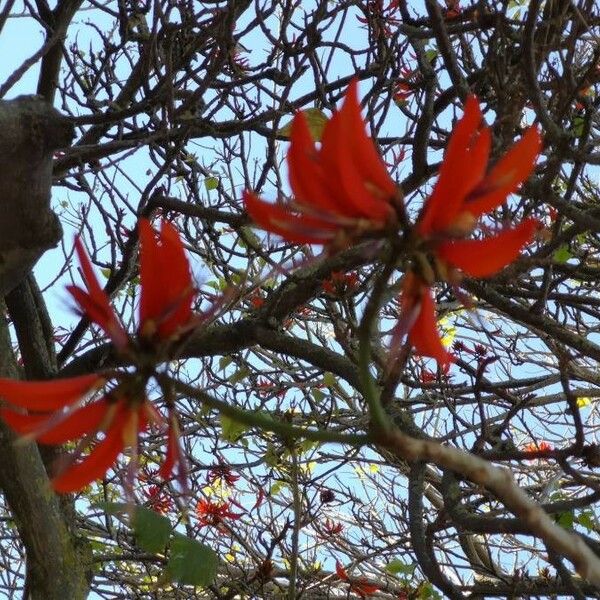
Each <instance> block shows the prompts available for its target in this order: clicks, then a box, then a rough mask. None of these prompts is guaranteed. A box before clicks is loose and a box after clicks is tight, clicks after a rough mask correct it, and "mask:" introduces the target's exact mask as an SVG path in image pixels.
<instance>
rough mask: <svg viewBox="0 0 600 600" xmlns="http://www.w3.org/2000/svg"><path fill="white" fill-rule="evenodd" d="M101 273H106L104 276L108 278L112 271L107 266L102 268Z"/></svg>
mask: <svg viewBox="0 0 600 600" xmlns="http://www.w3.org/2000/svg"><path fill="white" fill-rule="evenodd" d="M100 273H102V275H104V277H105V278H106V279H108V278H109V277H110V274H111V273H112V271H111V270H110V269H109V268H108V267H107V268H106V269H100Z"/></svg>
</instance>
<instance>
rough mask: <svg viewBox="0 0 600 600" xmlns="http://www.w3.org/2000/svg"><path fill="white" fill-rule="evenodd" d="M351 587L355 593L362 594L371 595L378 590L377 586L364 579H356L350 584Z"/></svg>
mask: <svg viewBox="0 0 600 600" xmlns="http://www.w3.org/2000/svg"><path fill="white" fill-rule="evenodd" d="M351 589H353V590H354V591H355V592H356V593H357V594H360V595H361V596H363V598H364V597H365V596H371V595H372V594H374V593H375V592H377V591H379V587H378V586H376V585H373V584H371V583H367V582H366V581H363V580H361V581H356V582H354V583H353V584H352V585H351Z"/></svg>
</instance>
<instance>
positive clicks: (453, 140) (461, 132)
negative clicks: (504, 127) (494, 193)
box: [417, 96, 489, 235]
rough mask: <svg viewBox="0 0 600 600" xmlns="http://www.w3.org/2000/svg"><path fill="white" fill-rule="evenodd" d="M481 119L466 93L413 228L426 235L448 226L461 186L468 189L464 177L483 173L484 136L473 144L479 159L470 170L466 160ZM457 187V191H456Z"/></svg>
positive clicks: (460, 201)
mask: <svg viewBox="0 0 600 600" xmlns="http://www.w3.org/2000/svg"><path fill="white" fill-rule="evenodd" d="M481 119H482V114H481V109H480V108H479V102H478V100H477V98H476V97H475V96H469V97H468V98H467V101H466V103H465V111H464V114H463V116H462V118H461V119H459V121H458V122H457V123H456V125H455V126H454V129H453V130H452V134H451V135H450V140H449V141H448V147H447V149H446V153H445V155H444V160H443V162H442V166H441V167H440V174H439V177H438V180H437V182H436V184H435V186H434V188H433V192H432V193H431V196H430V197H429V198H428V200H427V202H426V203H425V206H424V208H423V211H422V214H421V216H420V218H419V220H418V222H417V231H418V232H419V233H420V234H421V235H428V234H430V233H432V232H433V231H443V230H444V229H446V228H447V227H448V226H450V225H451V223H452V221H453V220H454V218H455V217H456V216H457V215H458V213H459V212H460V211H461V207H462V204H463V202H464V199H465V198H464V190H465V189H468V188H467V187H464V179H465V177H466V178H468V179H469V180H470V181H472V180H473V179H475V178H476V174H477V173H480V176H481V177H483V173H484V172H485V165H483V171H482V170H481V162H485V164H487V157H485V161H482V156H481V154H482V150H483V149H484V147H485V137H484V138H481V136H479V137H478V138H477V139H478V140H481V141H479V146H477V145H476V147H477V148H478V150H477V151H476V152H475V155H476V156H477V158H478V160H479V163H478V164H477V165H475V167H476V171H475V172H473V173H472V172H471V171H470V169H471V168H472V165H471V164H470V161H469V156H470V153H472V152H473V150H472V146H473V136H474V135H475V133H476V132H477V130H478V128H479V125H480V123H481ZM488 135H489V134H488ZM476 144H477V142H476ZM457 190H458V191H459V192H458V193H456V192H457ZM460 190H462V191H460Z"/></svg>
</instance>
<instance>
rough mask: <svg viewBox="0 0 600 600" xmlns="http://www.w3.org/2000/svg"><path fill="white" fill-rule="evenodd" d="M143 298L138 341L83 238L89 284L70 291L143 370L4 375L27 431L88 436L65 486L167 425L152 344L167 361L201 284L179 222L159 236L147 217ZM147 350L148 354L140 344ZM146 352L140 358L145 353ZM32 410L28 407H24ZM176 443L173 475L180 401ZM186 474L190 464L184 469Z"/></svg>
mask: <svg viewBox="0 0 600 600" xmlns="http://www.w3.org/2000/svg"><path fill="white" fill-rule="evenodd" d="M139 232H140V242H141V250H140V263H141V267H140V271H141V286H142V291H141V302H140V324H139V328H138V336H137V340H131V339H130V338H129V337H128V336H127V333H126V332H125V330H124V328H123V326H122V325H121V323H120V322H119V320H118V318H117V316H116V315H115V313H114V311H113V309H112V308H111V306H110V302H109V299H108V296H107V295H106V293H105V292H104V290H102V288H101V287H100V284H99V283H98V280H97V279H96V276H95V275H94V272H93V270H92V266H91V263H90V260H89V258H88V257H87V255H86V253H85V251H84V249H83V245H82V244H81V242H80V241H79V240H77V241H76V250H77V254H78V256H79V260H80V262H81V268H82V272H83V279H84V282H85V287H86V289H85V290H84V289H82V288H79V287H77V286H69V288H68V289H69V291H70V292H71V294H72V295H73V297H74V298H75V300H76V301H77V302H78V304H79V305H80V307H81V308H82V310H83V311H84V312H85V314H86V315H87V316H88V317H89V319H90V320H91V321H93V322H95V323H97V324H98V325H100V327H102V329H104V331H105V332H106V333H107V334H108V336H109V337H110V338H111V340H112V341H113V343H114V345H115V347H116V348H117V349H118V350H119V351H121V352H123V353H127V354H128V356H129V357H131V358H132V360H133V362H134V364H135V363H136V362H137V361H138V360H139V364H138V367H139V370H138V372H136V373H129V372H123V373H112V374H110V376H104V375H101V374H91V375H83V376H80V377H74V378H70V379H58V380H54V381H15V380H11V379H0V396H2V397H3V398H4V399H5V400H6V401H7V402H8V403H9V404H10V405H12V406H13V407H18V408H19V409H20V411H16V410H13V409H12V408H9V407H3V408H2V409H0V414H1V415H2V418H3V419H4V420H5V421H6V423H8V425H9V426H10V427H11V428H12V429H14V430H15V431H16V432H17V433H18V434H20V435H28V436H31V437H34V438H36V439H37V440H38V441H39V442H41V443H43V444H51V445H61V444H64V443H66V442H69V441H72V440H76V439H78V438H81V437H83V440H82V442H81V443H80V444H79V446H78V449H77V451H76V452H75V454H74V456H73V457H72V459H73V460H72V462H73V464H71V465H70V466H69V467H68V468H66V469H64V470H63V471H62V472H60V473H59V474H58V475H57V476H56V477H55V478H54V479H53V480H52V485H53V487H54V489H55V490H56V491H57V492H61V493H67V492H74V491H77V490H80V489H82V488H83V487H85V486H86V485H88V484H89V483H91V482H92V481H94V480H95V479H98V478H100V477H102V476H103V475H104V474H105V473H106V471H107V470H108V469H109V468H110V466H111V465H112V464H113V463H114V462H115V461H116V460H117V457H118V456H119V454H121V453H122V452H123V451H124V450H125V449H126V448H131V449H132V453H133V460H134V461H135V457H136V454H137V445H138V436H139V434H140V433H141V432H143V431H145V430H146V429H147V427H148V424H149V423H151V422H153V423H156V424H161V425H164V424H165V422H166V420H165V418H164V417H163V416H162V415H161V414H160V413H159V412H158V411H157V410H156V408H155V407H154V406H153V405H152V404H151V403H150V402H149V400H148V398H147V396H146V384H147V381H148V379H149V378H150V377H151V376H152V374H153V371H152V369H151V366H149V364H148V358H149V351H152V352H153V359H154V360H155V362H159V361H163V360H165V356H164V354H165V347H168V346H169V345H170V343H171V342H172V341H173V340H174V339H175V338H177V337H178V336H180V335H181V333H182V332H183V331H184V330H185V329H186V328H187V327H189V325H190V323H191V321H192V310H191V305H192V301H193V297H194V293H195V292H194V289H193V285H192V279H191V275H190V270H189V264H188V261H187V259H186V257H185V254H184V250H183V245H182V243H181V240H180V239H179V236H178V234H177V232H176V231H175V229H174V228H173V227H172V226H171V225H170V224H169V223H167V222H166V221H163V223H162V227H161V233H160V235H159V237H158V240H157V239H156V238H155V237H154V232H153V230H152V227H151V226H150V223H149V222H148V221H146V220H144V219H142V220H140V224H139ZM140 348H143V350H144V352H143V353H142V354H141V355H140V352H139V349H140ZM138 355H140V356H139V359H138ZM107 380H113V383H112V385H111V387H110V388H109V389H108V390H107V391H106V392H105V393H104V395H103V396H102V397H101V398H100V399H98V400H95V401H94V402H91V403H89V404H85V405H83V400H84V399H85V397H86V396H87V395H89V394H90V393H92V392H94V391H96V390H97V389H99V388H101V387H102V386H103V385H104V384H106V383H107ZM23 409H25V410H27V411H28V412H27V413H24V412H23ZM169 412H170V415H169V419H168V442H167V452H166V456H165V459H164V462H163V464H162V466H161V468H160V469H159V473H160V475H161V476H162V477H164V478H167V477H169V476H170V474H171V471H172V469H173V467H174V466H175V464H177V463H180V464H181V459H182V456H181V449H180V447H179V431H178V426H177V418H176V416H175V414H174V411H173V407H172V406H170V407H169ZM98 432H103V433H104V437H103V439H101V440H100V441H98V442H97V443H96V444H95V446H94V447H93V449H92V450H91V452H90V453H89V454H88V455H87V456H86V457H85V458H83V459H82V460H81V461H79V462H77V459H78V458H79V456H80V455H81V454H82V452H83V451H84V450H85V449H86V448H87V447H88V446H89V445H90V444H91V443H92V441H93V438H94V437H95V436H96V434H97V433H98ZM180 474H181V475H182V470H181V469H180Z"/></svg>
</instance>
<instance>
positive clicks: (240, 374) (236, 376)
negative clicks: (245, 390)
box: [227, 367, 250, 383]
mask: <svg viewBox="0 0 600 600" xmlns="http://www.w3.org/2000/svg"><path fill="white" fill-rule="evenodd" d="M248 375H250V369H248V368H247V367H241V368H239V369H238V370H237V371H236V372H235V373H232V374H231V375H230V376H229V377H228V378H227V381H229V383H239V382H240V381H243V380H244V379H246V377H248Z"/></svg>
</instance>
